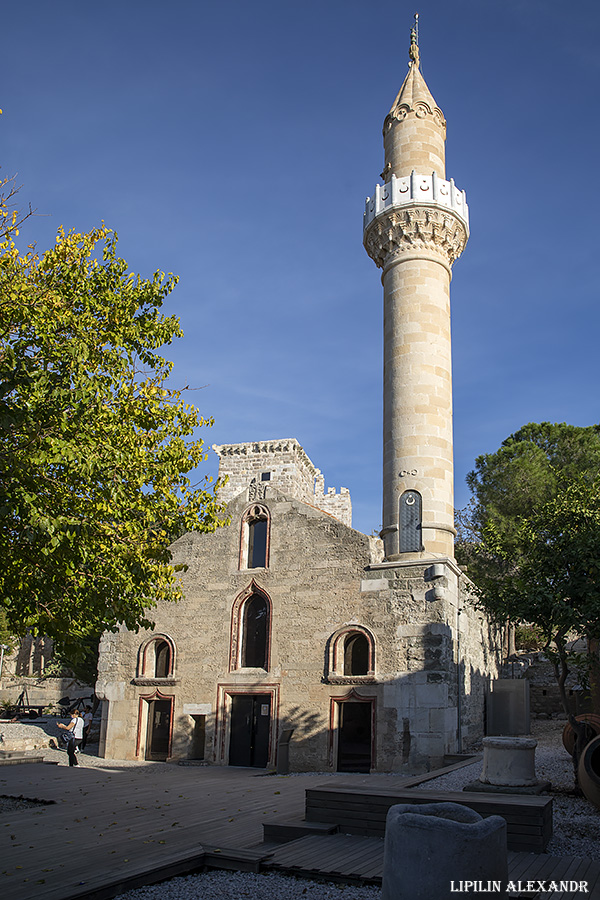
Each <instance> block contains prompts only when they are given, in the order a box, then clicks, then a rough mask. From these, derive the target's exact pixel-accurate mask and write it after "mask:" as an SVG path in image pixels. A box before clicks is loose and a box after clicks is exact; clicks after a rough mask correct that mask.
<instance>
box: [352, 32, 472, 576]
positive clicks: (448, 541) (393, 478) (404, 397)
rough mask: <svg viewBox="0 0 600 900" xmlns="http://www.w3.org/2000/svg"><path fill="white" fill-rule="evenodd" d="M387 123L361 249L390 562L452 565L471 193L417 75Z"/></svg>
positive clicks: (413, 66) (415, 52) (412, 70)
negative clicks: (371, 299)
mask: <svg viewBox="0 0 600 900" xmlns="http://www.w3.org/2000/svg"><path fill="white" fill-rule="evenodd" d="M409 55H410V63H409V70H408V75H407V76H406V78H405V80H404V84H403V85H402V87H401V88H400V93H399V94H398V96H397V97H396V100H395V101H394V105H393V106H392V108H391V110H390V113H389V115H388V116H387V118H386V120H385V122H384V126H383V143H384V149H385V167H384V170H383V172H382V173H381V177H382V179H383V180H384V182H385V184H384V185H383V186H381V185H379V184H378V185H376V187H375V196H374V197H372V198H371V197H368V198H367V204H366V209H365V217H364V245H365V249H366V251H367V253H368V254H369V256H370V257H371V258H372V259H373V260H374V261H375V263H376V265H377V266H378V267H379V268H381V269H382V270H383V274H382V283H383V303H384V367H383V380H384V387H383V530H382V537H383V539H384V546H385V555H386V559H388V560H402V559H406V560H410V559H415V560H416V559H422V558H428V557H449V558H453V556H454V551H453V537H454V490H453V453H452V370H451V344H450V278H451V267H452V264H453V262H454V260H455V259H457V258H458V257H459V256H460V254H461V253H462V251H463V249H464V247H465V244H466V242H467V239H468V236H469V219H468V208H467V203H466V197H465V193H464V191H459V190H458V189H457V188H456V187H455V185H454V182H453V181H452V180H450V181H446V167H445V146H444V145H445V140H446V122H445V120H444V116H443V113H442V111H441V109H440V108H439V107H438V106H437V104H436V102H435V100H434V99H433V97H432V95H431V93H430V91H429V88H428V87H427V85H426V84H425V80H424V78H423V76H422V74H421V71H420V68H419V47H418V40H417V29H416V19H415V28H413V29H412V31H411V45H410V52H409Z"/></svg>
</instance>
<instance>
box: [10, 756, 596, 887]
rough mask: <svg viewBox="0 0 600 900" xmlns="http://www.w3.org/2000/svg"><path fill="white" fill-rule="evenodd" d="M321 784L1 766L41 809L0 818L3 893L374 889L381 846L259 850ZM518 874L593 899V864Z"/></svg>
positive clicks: (298, 816) (567, 863)
mask: <svg viewBox="0 0 600 900" xmlns="http://www.w3.org/2000/svg"><path fill="white" fill-rule="evenodd" d="M83 762H84V764H85V757H84V759H83ZM325 780H326V781H328V782H329V781H330V782H331V784H332V785H333V784H340V785H342V784H343V785H348V784H353V785H356V786H358V785H360V786H361V787H365V786H372V787H373V789H374V790H376V789H377V788H379V789H381V788H382V787H383V786H384V785H391V784H392V783H394V784H395V786H396V787H397V788H400V787H401V786H405V785H406V781H407V779H401V778H398V779H395V778H389V777H387V776H378V775H361V776H356V777H354V776H350V777H349V776H348V775H343V776H342V775H340V776H332V777H331V778H328V779H325ZM323 782H324V779H323V776H322V775H320V776H319V775H303V776H297V777H292V778H290V777H282V776H271V775H264V774H263V773H262V772H261V771H260V770H255V769H234V768H216V767H215V768H212V767H182V766H163V765H161V764H152V763H149V764H144V765H140V766H135V767H128V768H117V767H111V766H110V763H108V762H107V765H106V766H105V767H103V768H85V767H84V766H81V767H80V768H72V769H69V768H68V767H67V766H47V765H40V764H35V765H27V766H7V767H3V768H2V769H0V795H5V796H13V797H14V796H22V797H28V798H31V799H40V800H44V801H46V803H45V804H44V805H40V806H33V807H30V808H28V809H22V810H19V811H15V812H7V813H3V814H2V815H0V854H1V857H2V865H1V866H0V869H2V871H1V873H0V888H1V889H2V890H3V895H4V897H5V898H6V900H32V898H35V900H108V898H110V897H114V896H116V895H118V894H119V893H122V892H123V891H124V890H126V889H128V888H130V887H136V886H139V885H142V884H149V883H152V882H154V881H158V880H162V879H164V878H166V877H171V876H172V875H177V874H184V873H188V872H191V871H194V870H198V869H201V868H202V867H204V866H213V867H224V868H235V869H245V870H253V871H259V870H260V869H265V870H271V871H280V872H292V873H294V874H297V875H300V874H302V875H306V876H308V877H317V878H328V879H333V880H336V879H337V880H340V881H349V882H357V883H374V884H377V883H379V880H380V879H381V865H382V846H383V844H382V841H381V840H380V839H377V838H362V837H359V836H348V835H343V834H332V835H325V834H322V835H321V834H319V835H316V836H315V835H309V836H307V837H302V838H300V839H298V840H294V841H292V842H289V843H287V844H279V845H275V844H273V843H264V842H263V824H264V822H265V821H266V820H269V819H270V820H276V819H281V818H282V817H285V818H286V819H288V820H297V821H300V820H302V819H303V817H304V804H305V791H306V790H307V789H310V788H311V787H313V788H314V787H316V786H317V785H322V784H323ZM49 801H50V802H49ZM516 867H517V868H520V870H522V872H523V873H525V874H524V876H520V877H525V878H527V877H529V876H530V877H538V878H551V877H554V876H553V875H551V874H550V869H551V868H552V867H554V869H555V870H556V871H557V872H558V871H559V870H560V871H561V872H563V877H569V878H571V877H573V878H575V877H577V878H578V879H579V880H586V878H587V880H588V881H589V882H590V884H589V888H590V891H592V892H591V893H590V894H588V895H587V896H588V897H590V898H592V900H600V864H599V863H596V862H594V863H592V862H590V861H587V860H560V859H553V858H552V857H548V856H535V855H533V854H511V877H513V874H512V873H513V871H516V870H517V868H516ZM536 871H537V875H536V874H535V872H536ZM567 872H568V873H569V875H567V874H566V873H567ZM584 872H585V873H586V874H582V873H584ZM571 873H577V875H575V874H572V876H571ZM514 877H517V876H514ZM553 900H554V898H553Z"/></svg>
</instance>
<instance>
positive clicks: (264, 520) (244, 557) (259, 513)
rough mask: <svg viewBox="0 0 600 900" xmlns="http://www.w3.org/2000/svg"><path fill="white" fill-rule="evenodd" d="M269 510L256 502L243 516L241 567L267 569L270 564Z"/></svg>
mask: <svg viewBox="0 0 600 900" xmlns="http://www.w3.org/2000/svg"><path fill="white" fill-rule="evenodd" d="M269 526H270V516H269V510H268V509H267V507H266V506H263V505H262V504H261V503H256V504H254V505H252V506H251V507H250V508H249V509H247V510H246V512H245V513H244V515H243V517H242V536H241V541H240V569H266V568H267V566H268V565H269V541H270V533H269V532H270V527H269Z"/></svg>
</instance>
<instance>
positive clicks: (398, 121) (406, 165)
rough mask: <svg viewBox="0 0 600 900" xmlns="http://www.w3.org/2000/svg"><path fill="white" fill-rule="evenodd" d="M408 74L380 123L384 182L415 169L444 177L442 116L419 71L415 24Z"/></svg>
mask: <svg viewBox="0 0 600 900" xmlns="http://www.w3.org/2000/svg"><path fill="white" fill-rule="evenodd" d="M409 55H410V62H409V68H408V74H407V76H406V78H405V79H404V81H403V83H402V87H401V88H400V91H399V92H398V96H397V97H396V99H395V100H394V103H393V105H392V108H391V110H390V111H389V113H388V115H387V116H386V119H385V122H384V123H383V146H384V150H385V165H384V169H383V172H382V173H381V177H382V178H383V180H384V182H387V181H389V179H390V177H391V176H392V175H395V176H396V177H397V178H403V177H406V176H408V175H410V173H411V172H413V171H415V172H417V173H419V174H423V175H431V173H432V172H435V173H436V174H437V175H438V176H439V177H440V178H445V177H446V174H445V173H446V164H445V150H444V142H445V140H446V120H445V119H444V114H443V112H442V110H441V109H440V108H439V106H438V105H437V103H436V102H435V100H434V98H433V95H432V93H431V91H430V90H429V88H428V87H427V84H426V83H425V79H424V78H423V75H422V74H421V68H420V60H419V44H418V36H417V31H416V27H415V28H413V29H412V30H411V44H410V51H409Z"/></svg>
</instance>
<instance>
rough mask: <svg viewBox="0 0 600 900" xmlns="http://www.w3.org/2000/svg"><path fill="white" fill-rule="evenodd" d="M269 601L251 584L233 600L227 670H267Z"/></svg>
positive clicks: (264, 593) (269, 631)
mask: <svg viewBox="0 0 600 900" xmlns="http://www.w3.org/2000/svg"><path fill="white" fill-rule="evenodd" d="M270 641H271V601H270V599H269V597H268V595H267V594H266V592H265V591H263V590H262V589H261V588H259V587H258V585H257V584H256V582H255V581H254V580H253V581H252V583H251V585H250V586H249V587H248V588H247V589H246V590H245V591H243V592H242V593H241V594H240V595H239V596H238V597H237V598H236V600H235V602H234V604H233V609H232V614H231V655H230V663H229V666H230V669H231V670H232V671H233V670H235V669H242V668H247V669H264V670H265V671H266V672H268V670H269V665H270V661H269V657H270Z"/></svg>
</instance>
